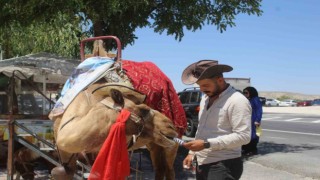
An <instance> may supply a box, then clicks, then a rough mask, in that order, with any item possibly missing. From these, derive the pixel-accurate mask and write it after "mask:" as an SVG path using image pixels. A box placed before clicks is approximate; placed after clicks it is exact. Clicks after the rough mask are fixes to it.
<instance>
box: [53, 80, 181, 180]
mask: <svg viewBox="0 0 320 180" xmlns="http://www.w3.org/2000/svg"><path fill="white" fill-rule="evenodd" d="M110 89H111V90H112V91H118V90H120V91H122V92H120V91H119V93H118V94H117V97H113V96H110V91H111V90H110ZM117 89H118V90H117ZM128 91H129V93H128ZM139 94H140V93H138V92H136V91H135V90H133V89H130V88H127V87H125V86H119V85H114V84H111V85H108V83H96V84H94V85H91V86H89V87H88V88H87V89H86V90H85V91H82V92H81V93H80V94H79V95H78V96H77V97H76V98H75V99H74V100H73V102H72V103H71V104H70V105H69V107H68V108H67V109H66V111H65V112H64V113H63V114H62V115H60V116H58V117H54V118H53V120H54V134H55V139H56V145H57V147H58V150H59V154H60V157H61V160H62V163H63V164H64V167H63V168H62V167H57V168H54V169H53V170H52V176H53V177H54V178H55V179H64V180H65V179H72V177H73V173H74V171H75V167H76V156H74V155H73V154H76V153H80V152H86V153H96V152H98V151H99V149H100V147H101V145H102V144H103V142H104V140H105V138H106V136H107V135H108V133H109V130H110V126H111V125H112V124H113V123H114V122H115V119H116V117H117V115H118V111H117V110H115V109H114V108H113V107H116V108H119V107H123V108H124V109H128V110H129V111H130V112H131V113H132V114H135V116H134V117H131V118H130V119H132V118H133V119H134V120H132V121H127V122H126V135H127V144H130V140H132V135H134V134H135V135H138V134H139V138H138V140H137V143H136V144H135V145H134V147H131V148H130V149H134V148H139V147H141V146H143V145H146V144H148V143H150V142H154V143H155V144H157V145H159V146H161V147H164V148H166V149H169V150H171V151H173V152H174V151H175V149H176V148H177V143H175V142H174V141H173V140H172V139H173V138H174V137H177V135H178V134H177V132H176V130H175V127H174V125H173V123H172V121H171V120H170V119H169V118H167V117H166V116H164V115H163V114H161V113H160V112H158V111H156V110H152V109H151V108H150V107H148V106H147V105H145V104H141V102H142V101H143V100H144V96H143V95H141V94H140V97H137V96H139ZM121 98H124V103H121V102H119V100H118V99H121ZM137 117H138V119H139V117H140V118H141V119H140V120H139V121H137ZM136 121H137V122H136ZM150 148H151V149H152V147H150ZM172 154H173V156H172V157H173V159H171V161H172V162H169V163H170V164H171V163H172V164H173V161H174V158H175V153H172ZM170 176H171V177H168V179H174V172H173V174H172V173H171V174H170Z"/></svg>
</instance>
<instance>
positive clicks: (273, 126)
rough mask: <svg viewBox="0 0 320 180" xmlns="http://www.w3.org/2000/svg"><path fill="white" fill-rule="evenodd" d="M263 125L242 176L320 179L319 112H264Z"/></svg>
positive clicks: (262, 178) (250, 177) (246, 177)
mask: <svg viewBox="0 0 320 180" xmlns="http://www.w3.org/2000/svg"><path fill="white" fill-rule="evenodd" d="M262 129H263V134H262V137H261V139H260V143H259V146H258V147H259V155H257V156H253V157H250V158H249V159H247V161H246V162H245V167H246V169H245V172H244V174H243V176H242V178H241V179H261V180H264V179H265V180H267V179H284V180H287V179H288V180H289V179H290V180H291V179H297V180H298V179H320V165H319V162H320V140H319V139H320V115H308V114H293V113H291V114H290V113H285V114H281V113H265V114H264V115H263V120H262ZM254 177H256V178H254Z"/></svg>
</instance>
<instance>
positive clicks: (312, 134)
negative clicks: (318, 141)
mask: <svg viewBox="0 0 320 180" xmlns="http://www.w3.org/2000/svg"><path fill="white" fill-rule="evenodd" d="M262 131H271V132H282V133H289V134H303V135H311V136H320V134H315V133H304V132H293V131H281V130H272V129H262Z"/></svg>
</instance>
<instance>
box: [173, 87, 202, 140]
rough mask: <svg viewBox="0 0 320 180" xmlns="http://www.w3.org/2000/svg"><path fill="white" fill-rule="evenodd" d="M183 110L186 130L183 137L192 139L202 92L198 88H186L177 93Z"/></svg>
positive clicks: (196, 125) (196, 124) (195, 129)
mask: <svg viewBox="0 0 320 180" xmlns="http://www.w3.org/2000/svg"><path fill="white" fill-rule="evenodd" d="M178 96H179V98H180V101H181V103H182V106H183V109H184V111H185V113H186V116H187V130H186V132H185V135H186V136H188V137H194V135H195V133H196V131H197V127H198V114H199V110H200V106H199V105H200V100H201V97H202V92H201V91H200V88H186V89H184V90H183V91H181V92H179V93H178Z"/></svg>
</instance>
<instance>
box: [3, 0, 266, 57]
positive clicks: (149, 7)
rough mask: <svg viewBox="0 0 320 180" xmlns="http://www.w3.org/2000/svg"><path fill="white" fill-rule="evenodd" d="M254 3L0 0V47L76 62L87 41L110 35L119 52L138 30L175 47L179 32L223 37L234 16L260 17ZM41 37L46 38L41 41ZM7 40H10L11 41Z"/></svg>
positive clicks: (11, 52) (257, 4)
mask: <svg viewBox="0 0 320 180" xmlns="http://www.w3.org/2000/svg"><path fill="white" fill-rule="evenodd" d="M260 3H261V0H188V1H182V0H108V1H105V0H69V1H65V0H55V1H40V2H39V1H38V0H28V1H18V0H12V1H7V0H0V8H1V9H0V10H1V14H0V22H3V23H2V24H0V33H1V34H0V43H1V44H2V47H3V48H4V51H5V57H7V58H8V57H12V56H14V55H22V54H24V53H27V52H28V51H30V50H31V51H38V50H46V51H50V52H57V53H61V54H63V55H67V56H78V52H73V51H75V49H78V44H79V41H80V40H81V39H83V38H85V37H88V36H101V35H115V36H117V37H119V38H120V40H121V42H122V45H123V47H125V46H126V45H128V44H131V45H132V44H133V43H134V40H135V39H137V37H136V36H135V34H134V32H135V30H136V29H137V28H143V27H151V28H153V29H154V31H155V32H157V33H160V34H161V33H166V34H167V35H173V36H175V39H176V40H179V41H181V40H182V38H183V36H184V31H185V30H188V31H196V30H199V29H201V28H202V26H203V25H205V24H209V25H214V26H216V27H217V30H218V31H220V32H224V31H226V29H227V27H228V26H229V27H233V26H235V23H234V19H235V16H236V15H238V14H240V13H245V14H248V15H258V16H260V15H261V14H262V10H261V9H260V6H261V5H260ZM47 32H52V34H50V33H49V36H48V37H47V38H45V37H43V36H47ZM54 32H55V33H54ZM12 34H14V35H15V36H16V37H14V38H12V36H11V35H12ZM28 39H29V41H27V40H28ZM53 39H55V40H53ZM30 40H31V41H34V43H30ZM76 42H77V43H76ZM26 44H28V45H26ZM40 44H44V45H45V46H42V45H41V46H40ZM52 46H56V47H52ZM17 47H19V48H17ZM33 47H35V48H33ZM40 47H42V48H43V49H41V48H40ZM71 47H73V48H71ZM67 51H69V52H68V53H67Z"/></svg>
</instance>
